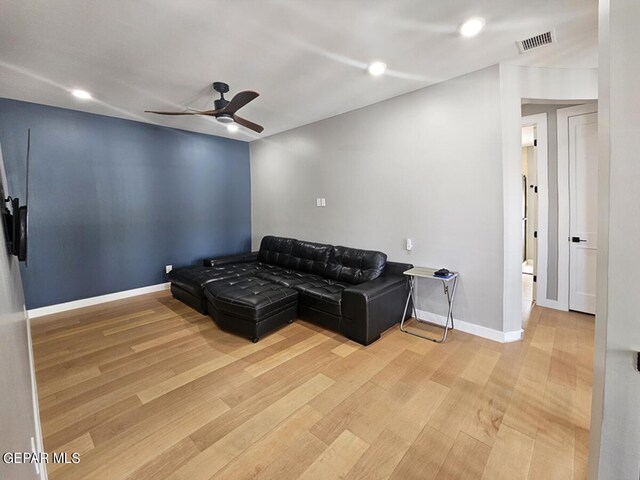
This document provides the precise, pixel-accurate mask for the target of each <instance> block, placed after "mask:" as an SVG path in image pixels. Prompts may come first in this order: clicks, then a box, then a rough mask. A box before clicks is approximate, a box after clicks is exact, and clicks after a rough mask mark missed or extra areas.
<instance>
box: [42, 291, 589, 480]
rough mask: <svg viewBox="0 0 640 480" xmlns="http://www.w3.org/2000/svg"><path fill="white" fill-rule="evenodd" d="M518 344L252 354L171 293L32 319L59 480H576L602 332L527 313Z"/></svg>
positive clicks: (385, 345) (45, 423) (295, 340)
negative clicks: (60, 458) (67, 456)
mask: <svg viewBox="0 0 640 480" xmlns="http://www.w3.org/2000/svg"><path fill="white" fill-rule="evenodd" d="M523 312H524V314H525V315H526V316H527V317H528V321H527V324H526V329H525V339H524V341H523V342H517V343H512V344H505V345H502V344H498V343H494V342H491V341H489V340H485V339H482V338H479V337H474V336H471V335H468V334H465V333H461V332H458V331H456V330H454V331H452V332H451V334H450V336H449V340H448V341H447V343H446V344H444V345H437V344H434V343H431V342H428V341H425V340H421V339H418V338H416V337H413V336H411V335H406V334H403V333H401V332H400V331H399V330H398V328H397V327H395V328H393V329H392V330H390V331H388V332H387V333H386V334H385V335H384V336H383V337H382V338H381V339H380V340H379V341H377V342H375V343H374V344H372V345H370V346H369V347H366V348H365V347H362V346H360V345H358V344H356V343H353V342H351V341H349V340H346V339H345V338H343V337H341V336H340V335H337V334H334V333H332V332H329V331H326V330H322V329H320V328H318V327H316V326H314V325H312V324H309V323H305V322H295V323H293V324H291V325H288V326H287V327H285V328H283V329H282V330H280V331H278V332H276V333H274V334H272V335H270V336H267V337H265V338H264V339H262V340H261V341H260V342H259V343H257V344H252V343H251V342H249V341H248V340H245V339H243V338H239V337H236V336H233V335H230V334H227V333H224V332H222V331H220V330H219V329H218V328H217V327H216V326H215V325H214V324H213V322H212V321H211V320H210V319H209V318H208V317H205V316H203V315H200V314H199V313H197V312H195V311H194V310H192V309H190V308H189V307H187V306H185V305H183V304H182V303H180V302H178V301H177V300H174V299H173V298H171V297H170V295H169V294H168V293H166V292H161V293H156V294H149V295H145V296H140V297H136V298H133V299H128V300H122V301H118V302H113V303H110V304H103V305H99V306H96V307H90V308H86V309H83V310H76V311H73V312H68V313H62V314H57V315H53V316H50V317H43V318H39V319H36V320H34V321H33V327H32V331H33V344H34V355H35V361H36V369H37V381H38V392H39V397H40V410H41V419H42V427H43V432H44V442H45V447H46V450H47V451H49V452H53V451H56V452H60V451H67V452H79V453H80V459H81V461H80V463H79V464H77V465H71V464H68V465H49V467H48V468H49V477H50V478H51V479H52V480H55V479H69V480H73V479H89V478H90V479H94V480H95V479H109V480H114V479H162V478H168V479H188V480H197V479H209V478H219V479H234V480H235V479H243V478H259V479H266V478H273V479H297V478H304V479H312V478H318V479H331V478H346V479H362V480H365V479H366V480H370V479H386V478H391V479H401V480H406V479H421V480H424V479H436V480H442V479H466V480H468V479H490V480H494V479H502V478H504V479H509V480H513V479H539V478H541V479H555V478H558V479H563V480H564V479H571V478H573V479H581V478H585V477H586V462H587V454H588V450H587V449H588V437H589V431H588V429H589V415H590V405H591V376H592V350H593V317H590V316H587V315H581V314H577V313H564V312H557V311H554V310H547V309H543V308H540V307H534V308H533V309H531V308H530V306H529V305H528V304H524V305H523Z"/></svg>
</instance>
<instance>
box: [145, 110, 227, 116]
mask: <svg viewBox="0 0 640 480" xmlns="http://www.w3.org/2000/svg"><path fill="white" fill-rule="evenodd" d="M220 112H221V110H205V111H203V112H199V111H193V112H155V111H153V110H145V113H156V114H158V115H215V114H216V113H220Z"/></svg>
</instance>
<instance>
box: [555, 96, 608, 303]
mask: <svg viewBox="0 0 640 480" xmlns="http://www.w3.org/2000/svg"><path fill="white" fill-rule="evenodd" d="M589 113H598V104H597V102H593V103H586V104H584V105H578V106H575V107H568V108H559V109H558V110H556V116H557V122H558V123H557V125H558V304H559V306H558V307H555V308H558V309H560V310H565V311H568V310H569V271H570V268H571V266H570V247H571V246H570V245H569V233H570V232H569V227H570V220H571V210H570V209H571V202H570V196H569V193H570V192H569V118H571V117H575V116H578V115H587V114H589Z"/></svg>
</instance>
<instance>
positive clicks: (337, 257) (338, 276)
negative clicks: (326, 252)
mask: <svg viewBox="0 0 640 480" xmlns="http://www.w3.org/2000/svg"><path fill="white" fill-rule="evenodd" d="M386 264H387V255H386V254H384V253H382V252H376V251H374V250H359V249H357V248H349V247H341V246H336V247H333V251H332V253H331V256H330V257H329V262H328V263H327V269H326V270H325V274H324V276H325V277H328V278H333V279H334V280H338V281H341V282H349V283H355V284H358V283H362V282H368V281H369V280H373V279H374V278H378V277H379V276H380V275H382V274H383V273H384V268H385V265H386Z"/></svg>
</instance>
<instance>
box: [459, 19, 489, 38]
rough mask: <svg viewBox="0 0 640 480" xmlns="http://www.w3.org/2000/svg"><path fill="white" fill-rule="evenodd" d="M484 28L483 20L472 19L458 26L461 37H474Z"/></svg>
mask: <svg viewBox="0 0 640 480" xmlns="http://www.w3.org/2000/svg"><path fill="white" fill-rule="evenodd" d="M483 28H484V18H480V17H473V18H470V19H469V20H467V21H466V22H464V23H463V24H462V25H460V35H462V36H463V37H467V38H468V37H475V36H476V35H477V34H479V33H480V31H481V30H482V29H483Z"/></svg>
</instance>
